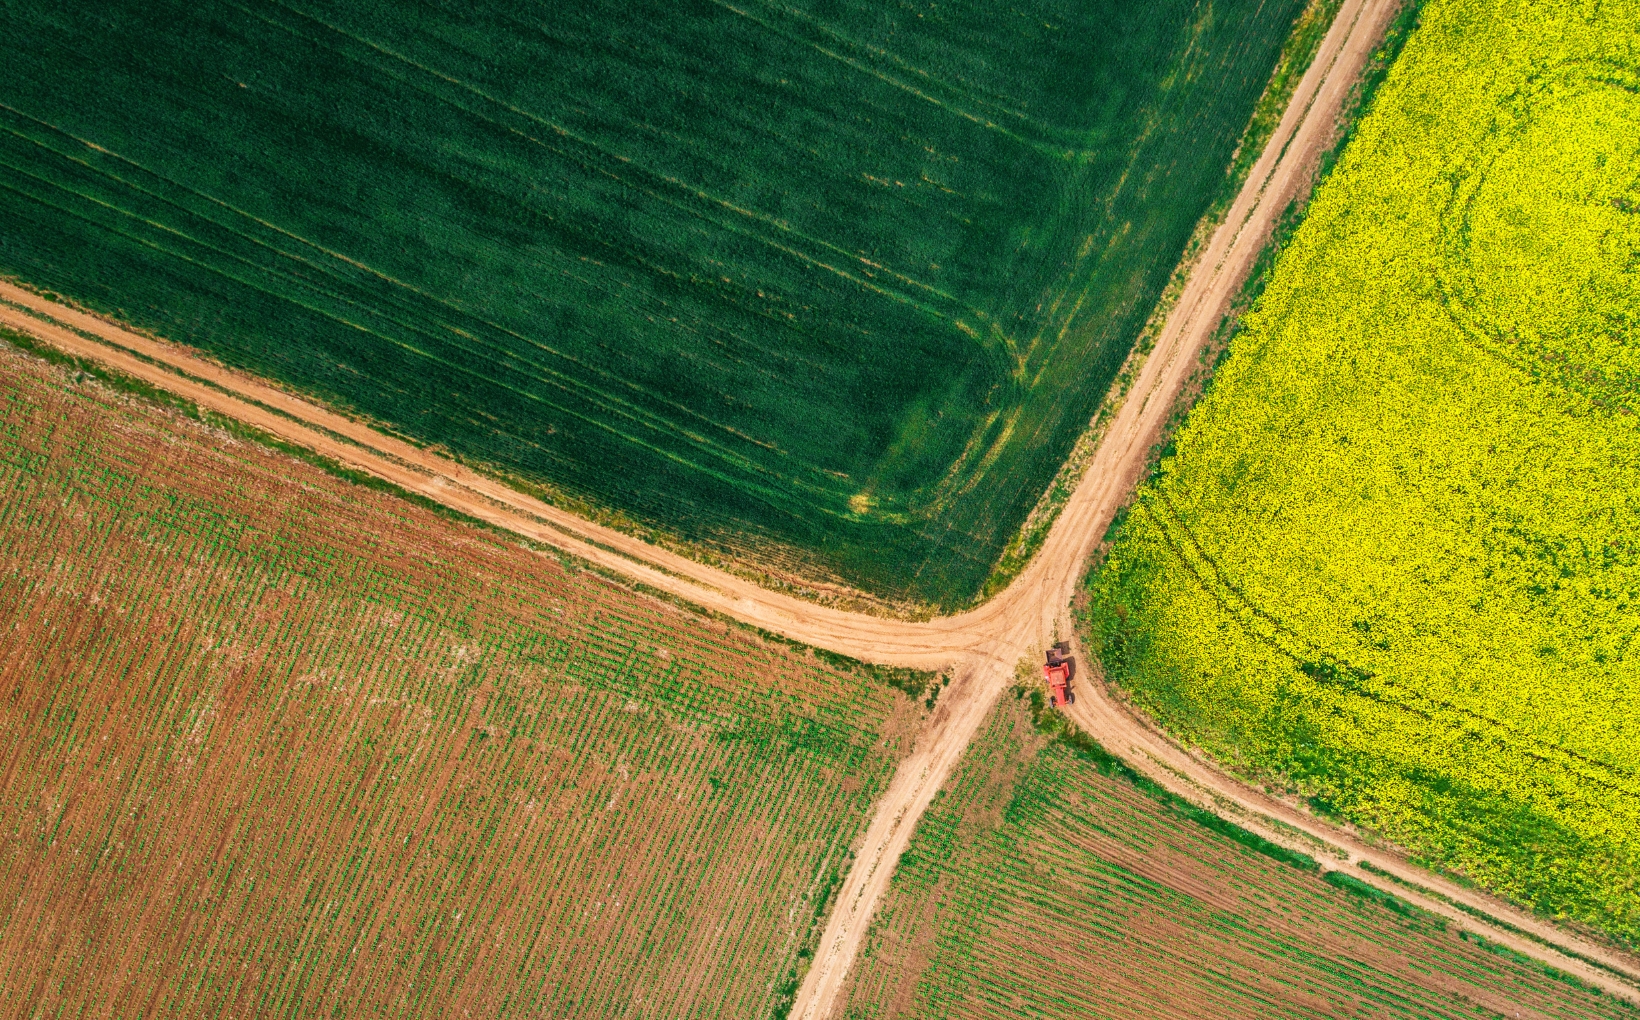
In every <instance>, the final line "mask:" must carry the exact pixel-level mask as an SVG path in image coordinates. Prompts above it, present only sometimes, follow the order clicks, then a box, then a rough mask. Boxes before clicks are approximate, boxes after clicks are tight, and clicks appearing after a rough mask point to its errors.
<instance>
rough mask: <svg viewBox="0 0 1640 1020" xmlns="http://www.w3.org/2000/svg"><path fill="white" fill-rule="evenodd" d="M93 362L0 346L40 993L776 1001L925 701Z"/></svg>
mask: <svg viewBox="0 0 1640 1020" xmlns="http://www.w3.org/2000/svg"><path fill="white" fill-rule="evenodd" d="M94 373H95V369H94V367H93V366H85V365H80V364H74V363H64V362H62V361H61V360H60V359H59V363H58V364H57V365H56V366H49V365H47V364H45V363H43V362H42V361H40V360H38V359H33V358H29V357H26V356H25V355H22V354H20V353H18V352H16V351H14V350H11V349H10V348H6V347H0V374H4V376H5V378H6V386H5V394H6V396H5V398H4V400H3V401H0V487H3V488H4V491H5V496H6V498H5V499H4V501H3V502H0V517H3V520H0V615H3V616H4V618H5V622H4V625H3V626H4V630H5V633H6V634H7V635H8V637H7V640H6V642H5V643H4V649H5V650H4V652H3V653H0V655H3V661H4V669H3V672H4V675H5V676H6V677H7V681H6V686H5V690H4V692H3V696H4V701H3V704H0V713H3V714H4V715H5V716H6V718H7V722H6V725H5V726H4V727H0V733H3V734H4V735H3V736H0V803H3V804H4V805H5V810H4V813H5V815H6V817H7V818H8V819H10V822H9V823H8V826H7V830H6V832H5V833H4V834H3V835H0V886H4V887H5V889H6V890H7V891H6V893H5V897H4V898H5V901H6V902H7V904H8V908H7V911H6V913H5V915H4V916H3V918H0V930H3V932H4V934H3V938H4V941H5V943H6V945H7V946H8V947H9V949H8V952H7V953H6V954H5V960H4V962H3V963H0V967H3V969H4V974H3V975H0V987H4V988H5V989H6V992H5V993H3V996H4V998H5V1000H6V1001H7V1002H8V1003H10V1004H11V1006H12V1007H17V1008H19V1009H20V1010H21V1011H23V1012H30V1013H32V1012H35V1011H37V1010H45V1011H48V1012H50V1011H56V1010H62V1011H66V1012H73V1013H80V1012H82V1011H83V1012H85V1013H86V1015H138V1014H145V1013H149V1012H152V1011H154V1010H156V1009H165V1010H175V1011H179V1012H188V1013H189V1014H190V1015H201V1016H216V1015H221V1016H227V1015H244V1014H245V1013H247V1012H283V1011H292V1012H318V1011H326V1012H329V1011H340V1012H350V1013H351V1012H366V1011H374V1010H388V1011H397V1012H403V1011H430V1012H440V1013H444V1012H452V1011H458V1010H460V1009H463V1008H467V1009H472V1010H474V1011H475V1012H477V1011H482V1012H484V1013H485V1014H486V1015H512V1014H520V1015H522V1014H524V1013H528V1014H530V1015H534V1014H535V1013H537V1012H539V1011H541V1010H542V1009H548V1010H551V1011H559V1010H567V1009H573V1011H575V1012H577V1013H578V1014H580V1015H614V1014H620V1013H622V1012H623V1011H625V1010H626V1009H629V1008H630V1007H631V1006H633V1005H634V1004H636V1003H638V1002H646V1003H649V1004H650V1005H651V1006H663V1007H665V1008H667V1009H668V1010H669V1011H675V1012H677V1013H679V1014H689V1013H697V1014H713V1015H718V1014H722V1013H725V1012H732V1013H735V1014H737V1015H746V1016H759V1015H762V1016H770V1015H773V1014H775V1013H776V1012H778V1010H779V1009H780V1005H781V1001H782V996H783V995H787V994H789V990H783V989H785V987H786V985H787V984H789V983H790V981H789V975H790V974H791V973H792V972H793V970H794V968H795V967H796V966H797V964H798V963H799V962H800V960H801V959H802V957H803V954H804V953H805V952H808V951H809V947H812V944H813V941H814V939H815V937H816V936H817V934H818V932H817V927H818V923H819V921H820V920H821V919H822V918H823V917H824V913H825V910H826V906H827V901H828V900H829V898H830V897H831V895H832V894H833V890H834V888H835V884H836V879H837V875H838V874H839V872H840V870H841V869H842V868H843V867H844V866H845V864H846V861H847V858H848V853H849V846H850V842H851V840H852V839H854V838H856V837H857V835H858V833H859V832H860V831H862V829H863V826H864V824H865V822H866V820H867V819H868V817H869V814H870V807H871V804H872V802H873V801H874V799H875V798H876V796H877V794H878V793H879V791H880V790H881V789H882V787H883V786H884V785H885V784H886V783H887V781H888V779H889V777H890V776H891V775H892V774H893V771H894V768H895V765H896V762H897V760H898V757H899V755H901V754H903V753H904V751H905V749H906V747H907V746H908V745H909V742H910V738H911V734H912V733H913V732H914V730H915V727H916V724H917V720H918V719H919V718H920V716H921V713H920V712H919V711H918V709H917V708H916V707H915V706H914V705H913V704H912V703H911V702H910V700H909V699H908V698H906V697H904V696H902V695H901V694H899V693H897V692H895V691H893V690H890V689H889V688H888V686H887V685H886V684H884V683H883V678H882V677H880V676H877V675H874V674H873V673H872V672H871V671H859V670H855V669H852V668H848V667H847V665H846V664H839V663H836V662H827V661H826V660H825V659H824V658H821V657H817V656H815V655H813V654H810V653H806V652H804V651H802V650H800V649H794V648H792V647H791V646H790V645H789V644H788V643H770V642H767V641H764V640H762V639H761V638H759V637H758V636H757V635H755V634H754V633H752V632H750V631H748V630H747V629H746V628H743V627H738V626H730V625H726V624H723V623H721V622H718V621H714V620H711V619H709V618H703V617H702V616H701V615H699V614H695V613H688V612H684V611H682V610H680V609H678V608H676V607H674V606H670V605H667V604H665V603H663V602H660V601H657V600H654V599H651V598H648V597H646V596H643V595H641V594H638V593H634V592H632V591H630V590H629V589H626V588H622V587H619V586H616V585H612V584H610V583H609V582H608V581H606V580H605V579H604V578H602V577H599V576H598V575H596V574H593V573H591V572H587V571H582V570H578V569H576V568H575V567H574V565H573V564H566V563H565V562H564V561H563V560H562V559H560V558H557V557H553V556H543V555H541V554H539V553H538V552H537V551H535V550H532V549H528V548H520V543H518V542H517V541H516V540H515V539H513V538H512V537H511V536H508V538H507V539H506V540H502V539H501V538H500V537H499V536H494V535H489V534H486V533H484V532H481V531H476V530H473V529H471V528H469V527H466V526H455V525H453V524H452V523H451V522H448V521H445V520H443V519H441V518H440V517H439V516H436V515H435V514H434V512H432V511H430V510H429V509H427V508H423V507H419V506H416V505H413V504H411V503H408V502H405V501H403V500H401V499H399V498H397V497H396V496H394V495H389V494H386V493H381V492H377V491H372V489H371V488H369V487H365V486H360V485H353V484H342V483H341V482H339V481H337V480H335V479H333V478H330V477H328V476H327V475H325V474H323V473H321V471H319V470H317V469H316V467H315V466H314V465H310V464H305V463H303V462H302V461H301V460H299V459H297V458H294V457H292V456H290V455H289V454H288V453H287V452H285V451H281V450H277V449H272V448H269V447H267V446H264V445H262V444H261V443H256V442H247V441H246V439H247V437H246V436H245V435H244V434H243V433H240V432H232V431H228V430H227V429H223V428H220V427H218V426H217V425H216V424H214V423H211V422H209V421H206V422H200V421H195V420H190V419H189V416H188V410H189V409H188V408H186V407H176V406H174V405H173V406H172V407H170V408H165V407H159V406H156V405H155V403H154V401H153V398H154V397H156V396H161V397H163V395H156V394H153V393H146V392H140V391H139V392H135V393H133V392H131V389H132V388H131V387H130V386H129V385H127V384H122V382H121V380H119V379H110V380H105V379H99V378H95V377H94ZM139 390H140V388H139ZM840 665H841V668H840ZM895 679H898V680H900V681H901V682H902V683H905V684H906V685H907V686H923V685H926V680H924V679H922V678H920V677H917V676H916V675H914V674H911V673H910V672H909V671H906V672H905V673H904V674H903V675H899V676H897V677H895ZM919 681H921V682H920V683H919ZM134 945H140V946H142V947H143V951H142V953H141V954H139V955H138V956H137V957H135V958H133V957H132V956H131V955H130V954H129V952H128V950H129V949H130V947H132V946H134ZM668 1004H669V1005H668ZM99 1011H100V1014H99Z"/></svg>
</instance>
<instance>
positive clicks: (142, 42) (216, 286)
mask: <svg viewBox="0 0 1640 1020" xmlns="http://www.w3.org/2000/svg"><path fill="white" fill-rule="evenodd" d="M1301 6H1302V4H1301V2H1300V0H1265V2H1253V0H1221V2H1218V3H1205V2H1204V3H1193V2H1183V0H1156V2H1147V3H1144V4H1133V3H1117V2H1082V0H1076V2H1071V0H1020V2H1018V3H1015V4H1011V5H1000V4H991V3H980V2H966V0H965V2H960V3H952V4H930V3H921V4H916V3H910V2H901V3H893V2H886V0H876V2H865V0H797V2H794V3H791V4H785V5H779V4H772V3H770V4H766V3H762V2H759V0H744V2H741V3H738V4H735V5H731V4H729V3H704V2H690V0H684V2H659V0H629V2H625V3H612V2H605V3H600V2H595V0H579V2H572V3H554V4H546V3H531V2H528V0H523V2H513V3H505V4H503V3H496V2H488V0H486V2H478V3H465V4H434V3H423V4H412V3H395V4H388V3H380V4H375V3H370V2H365V0H353V2H349V3H341V4H328V5H319V4H304V3H289V4H278V3H266V2H263V0H246V2H245V3H243V4H234V3H220V2H215V0H194V2H191V3H187V4H180V3H170V2H166V0H145V2H143V3H128V2H106V3H96V4H87V3H57V2H44V0H42V2H35V3H8V4H6V5H4V6H0V37H3V38H5V39H6V40H7V46H6V58H5V60H4V61H0V273H4V274H7V275H11V276H15V277H17V278H19V279H22V280H24V281H27V282H29V283H31V284H33V285H35V286H38V287H41V288H46V289H49V290H52V291H55V292H58V293H61V294H64V295H67V296H69V297H71V298H73V299H75V300H77V301H79V302H82V303H84V304H86V305H88V306H90V307H93V308H96V309H98V310H101V311H104V312H107V313H110V314H113V315H117V316H119V317H121V318H123V319H125V320H126V321H129V322H131V323H133V324H135V325H137V326H140V327H143V328H146V329H149V330H152V331H154V332H156V333H158V334H161V335H164V336H167V337H169V338H171V339H173V340H177V341H180V342H184V343H188V344H191V345H194V346H196V347H198V348H201V349H203V350H205V351H207V352H209V353H211V354H212V355H214V356H216V357H218V358H220V359H222V360H223V361H225V362H228V363H230V364H233V365H237V366H240V367H243V368H246V369H249V370H252V371H255V372H258V373H262V374H264V375H267V376H271V377H273V378H276V379H279V380H282V381H284V382H286V383H287V384H290V385H292V386H294V387H296V388H298V389H300V390H303V391H305V392H308V393H311V394H314V395H316V396H318V397H320V398H322V399H324V400H327V401H329V402H332V403H334V404H336V405H339V406H341V407H343V408H346V409H349V410H351V411H353V412H355V413H359V414H363V415H365V416H368V417H370V418H373V419H375V420H377V421H380V422H382V423H383V424H385V425H387V426H389V427H391V428H393V429H395V430H397V431H399V432H402V433H403V434H405V435H408V436H410V437H412V438H415V439H417V440H419V441H423V442H427V443H432V444H439V445H441V446H443V447H445V448H447V449H449V450H450V451H452V452H454V453H455V454H456V455H458V456H460V457H462V458H463V459H465V460H467V461H469V462H471V463H474V464H476V465H481V466H486V467H488V468H490V469H492V470H496V471H500V472H502V473H505V474H507V475H509V476H512V477H513V478H515V479H517V480H520V481H522V482H524V483H526V484H529V485H532V486H536V487H539V488H540V489H542V490H544V491H546V492H547V493H548V494H549V495H550V496H552V497H554V498H557V499H559V500H561V501H563V502H565V503H568V504H570V505H576V506H580V507H583V508H587V509H590V510H591V511H593V512H595V513H597V514H599V515H601V516H604V517H605V518H606V519H607V518H610V517H617V518H619V519H623V520H625V521H627V522H628V523H629V524H630V526H633V527H636V528H639V529H645V530H649V531H651V532H654V533H658V534H660V535H663V536H670V537H672V538H674V539H677V540H682V541H686V542H690V543H695V544H699V545H703V546H707V547H714V546H715V547H718V548H721V549H725V550H727V551H731V552H735V553H739V554H745V555H749V556H751V557H752V558H754V559H760V560H762V561H764V562H771V563H775V564H785V565H790V566H793V567H797V568H799V569H802V570H804V571H806V572H809V573H811V574H821V575H829V576H832V577H839V578H842V579H845V580H847V581H849V582H851V583H853V584H856V585H859V586H862V587H865V588H867V589H869V590H871V591H874V592H876V593H878V594H880V595H884V596H887V597H892V598H912V599H920V600H923V601H926V602H930V603H933V604H936V605H946V606H949V605H955V604H957V603H960V602H962V601H964V600H966V599H968V598H970V597H971V596H972V595H973V594H974V592H976V591H977V590H978V589H979V586H980V585H981V584H982V583H983V581H984V579H985V577H986V575H987V573H988V571H989V569H990V568H991V566H992V564H993V563H994V562H995V561H996V559H997V556H998V554H999V553H1000V551H1001V549H1002V547H1003V546H1004V545H1005V544H1006V542H1007V541H1008V539H1009V537H1010V536H1011V535H1012V534H1013V533H1014V532H1015V531H1016V530H1017V529H1018V527H1019V524H1020V522H1021V521H1022V519H1023V518H1024V516H1025V514H1026V513H1027V512H1028V511H1029V510H1030V508H1031V506H1032V505H1033V504H1034V503H1035V502H1036V500H1037V498H1038V497H1039V495H1040V494H1041V492H1042V491H1043V489H1044V488H1045V487H1046V485H1047V483H1048V481H1049V480H1050V478H1051V477H1052V475H1053V472H1054V471H1055V469H1056V467H1057V466H1058V464H1059V463H1060V462H1061V460H1062V459H1063V458H1064V456H1065V455H1066V454H1067V452H1068V451H1069V449H1070V447H1071V445H1072V444H1073V443H1074V442H1075V439H1076V437H1077V435H1078V433H1079V432H1080V431H1081V430H1082V429H1083V428H1084V427H1085V426H1086V424H1087V422H1088V420H1089V418H1090V416H1091V415H1092V413H1093V411H1094V410H1095V408H1096V407H1097V405H1098V403H1099V401H1100V399H1101V398H1102V397H1103V395H1104V392H1105V390H1106V388H1107V386H1108V384H1109V382H1110V380H1111V378H1112V376H1113V375H1114V373H1115V371H1116V369H1117V368H1118V366H1119V364H1120V362H1121V360H1122V359H1123V357H1124V356H1125V355H1126V353H1127V351H1128V349H1129V347H1130V345H1131V344H1132V342H1133V339H1134V337H1135V335H1136V334H1137V332H1138V331H1139V329H1140V327H1141V326H1142V325H1143V322H1144V320H1145V318H1146V316H1147V315H1148V314H1149V313H1150V311H1151V309H1152V307H1153V306H1154V304H1155V301H1156V299H1157V296H1158V295H1159V293H1160V291H1161V289H1162V287H1163V286H1164V284H1165V283H1166V280H1167V278H1168V275H1169V273H1170V272H1171V270H1172V269H1173V267H1174V265H1175V264H1176V262H1177V261H1178V259H1179V256H1180V253H1181V251H1182V250H1183V247H1184V245H1185V243H1186V241H1187V240H1188V238H1189V235H1190V233H1191V230H1192V228H1193V227H1194V225H1195V223H1196V221H1197V220H1198V219H1199V217H1200V216H1201V215H1202V213H1203V212H1204V210H1205V209H1206V208H1207V206H1208V204H1209V203H1210V202H1211V200H1212V199H1213V198H1214V196H1215V194H1216V193H1217V191H1218V190H1219V188H1220V186H1221V182H1222V181H1223V179H1224V175H1225V168H1226V166H1227V165H1228V164H1229V162H1230V159H1231V156H1232V154H1233V151H1234V149H1235V146H1236V142H1237V140H1238V138H1239V137H1240V135H1241V133H1242V130H1243V129H1244V127H1245V126H1246V124H1247V122H1248V117H1249V115H1250V113H1251V112H1252V109H1253V105H1254V103H1255V101H1256V100H1257V98H1258V96H1259V94H1260V92H1261V91H1262V89H1263V87H1264V84H1265V82H1266V80H1267V79H1268V77H1269V74H1270V70H1271V68H1272V66H1273V65H1274V63H1275V60H1276V57H1277V53H1278V51H1279V50H1280V47H1281V44H1282V40H1283V38H1284V36H1285V35H1286V33H1287V31H1288V28H1289V27H1290V26H1291V24H1292V22H1293V18H1294V17H1295V15H1296V14H1297V12H1298V10H1299V9H1300V7H1301Z"/></svg>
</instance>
